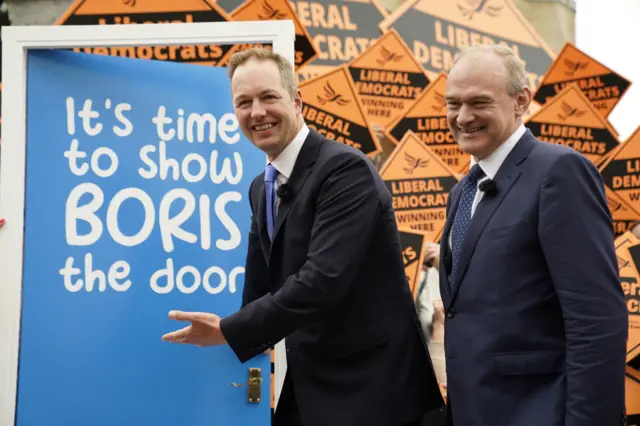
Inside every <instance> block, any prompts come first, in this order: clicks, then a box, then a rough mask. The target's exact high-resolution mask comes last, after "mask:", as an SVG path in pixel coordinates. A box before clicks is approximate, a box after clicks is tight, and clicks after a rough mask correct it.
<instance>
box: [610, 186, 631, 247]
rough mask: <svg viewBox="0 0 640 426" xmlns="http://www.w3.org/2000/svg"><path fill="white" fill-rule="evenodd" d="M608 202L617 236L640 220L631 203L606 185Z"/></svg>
mask: <svg viewBox="0 0 640 426" xmlns="http://www.w3.org/2000/svg"><path fill="white" fill-rule="evenodd" d="M605 192H606V194H607V203H608V204H609V210H610V211H611V216H612V218H613V231H614V233H615V236H616V238H617V237H619V236H620V235H622V234H624V233H625V232H627V231H628V230H629V227H630V226H631V225H632V224H633V223H634V222H637V221H639V220H640V213H638V212H637V211H636V210H635V209H634V208H633V207H631V205H629V203H627V202H626V201H625V200H623V199H622V198H621V197H620V196H619V195H618V194H616V193H615V192H614V191H612V190H611V189H610V188H609V187H608V186H606V185H605Z"/></svg>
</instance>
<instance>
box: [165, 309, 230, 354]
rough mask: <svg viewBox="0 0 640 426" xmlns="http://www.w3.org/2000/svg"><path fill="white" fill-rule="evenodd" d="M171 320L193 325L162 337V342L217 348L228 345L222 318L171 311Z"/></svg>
mask: <svg viewBox="0 0 640 426" xmlns="http://www.w3.org/2000/svg"><path fill="white" fill-rule="evenodd" d="M169 318H171V319H173V320H176V321H190V322H191V324H190V325H188V326H186V327H184V328H181V329H180V330H176V331H173V332H171V333H167V334H165V335H164V336H162V340H164V341H166V342H171V343H185V344H189V345H196V346H216V345H222V344H225V343H227V341H226V339H225V338H224V336H223V335H222V330H221V329H220V317H219V316H217V315H215V314H210V313H206V312H182V311H171V312H169Z"/></svg>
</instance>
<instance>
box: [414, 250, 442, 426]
mask: <svg viewBox="0 0 640 426" xmlns="http://www.w3.org/2000/svg"><path fill="white" fill-rule="evenodd" d="M439 267H440V245H439V244H438V243H435V242H433V241H429V242H427V244H426V248H425V253H424V258H423V264H422V271H421V273H420V279H419V281H418V294H417V297H416V309H417V310H418V316H419V317H420V324H421V325H422V332H423V334H424V336H425V338H426V340H427V345H428V347H429V355H430V356H431V362H432V364H433V368H434V370H435V372H436V377H437V378H438V383H439V384H440V390H441V391H442V394H443V396H444V397H445V398H446V396H447V375H446V365H445V355H444V306H443V304H442V298H441V297H440V278H439ZM445 421H446V409H445V408H444V407H442V408H440V409H438V410H434V411H432V412H430V413H427V415H426V416H425V417H424V418H423V420H422V425H423V426H444V425H445Z"/></svg>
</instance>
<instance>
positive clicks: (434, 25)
mask: <svg viewBox="0 0 640 426" xmlns="http://www.w3.org/2000/svg"><path fill="white" fill-rule="evenodd" d="M380 28H381V29H382V30H383V31H386V30H388V29H390V28H395V29H396V30H397V31H398V33H399V34H400V35H401V36H402V38H403V39H404V40H405V41H406V42H407V44H408V45H409V47H411V49H412V50H413V54H414V55H415V57H416V58H417V59H418V61H419V62H420V63H421V64H422V66H423V67H424V68H425V69H427V70H428V71H430V72H434V73H439V72H442V71H444V72H448V71H449V69H450V68H451V64H452V63H453V59H454V55H455V53H456V52H457V51H458V50H459V49H460V48H463V47H466V46H471V45H476V44H504V45H507V46H509V47H511V48H512V49H513V50H514V52H515V53H516V54H517V55H518V56H519V57H520V58H522V59H523V60H524V61H525V62H526V64H527V71H528V73H529V75H528V77H529V86H530V87H532V88H534V87H536V86H537V85H538V83H539V81H540V79H541V77H542V76H543V75H544V73H545V72H546V71H547V68H548V67H549V65H551V62H552V61H553V58H554V57H555V55H554V54H553V52H552V50H551V49H549V48H548V47H547V45H546V44H545V42H544V41H543V39H542V37H540V36H539V35H538V34H537V33H536V31H535V30H534V29H533V27H532V26H531V25H530V24H529V23H528V22H527V20H526V19H525V18H524V17H523V16H522V14H521V13H520V11H519V10H518V8H517V7H516V6H515V5H514V4H513V2H511V1H510V0H447V1H443V0H410V1H405V2H404V3H403V4H402V5H401V6H400V7H399V8H397V9H396V10H395V11H394V12H393V13H391V15H389V17H388V18H386V19H385V20H384V21H383V22H382V23H381V24H380Z"/></svg>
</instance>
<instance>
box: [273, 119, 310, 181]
mask: <svg viewBox="0 0 640 426" xmlns="http://www.w3.org/2000/svg"><path fill="white" fill-rule="evenodd" d="M308 134H309V127H307V125H306V124H305V123H303V124H302V128H301V129H300V131H298V134H296V136H295V137H294V138H293V140H292V141H291V143H290V144H289V145H287V146H286V148H285V149H283V150H282V152H281V153H280V155H278V156H277V157H276V158H275V159H274V160H273V161H272V162H271V164H272V165H273V167H275V168H276V170H277V171H278V173H280V174H281V175H282V176H284V177H286V178H287V179H289V178H290V177H291V172H293V166H295V165H296V160H297V159H298V154H300V150H301V149H302V144H304V141H305V140H306V139H307V135H308Z"/></svg>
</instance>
